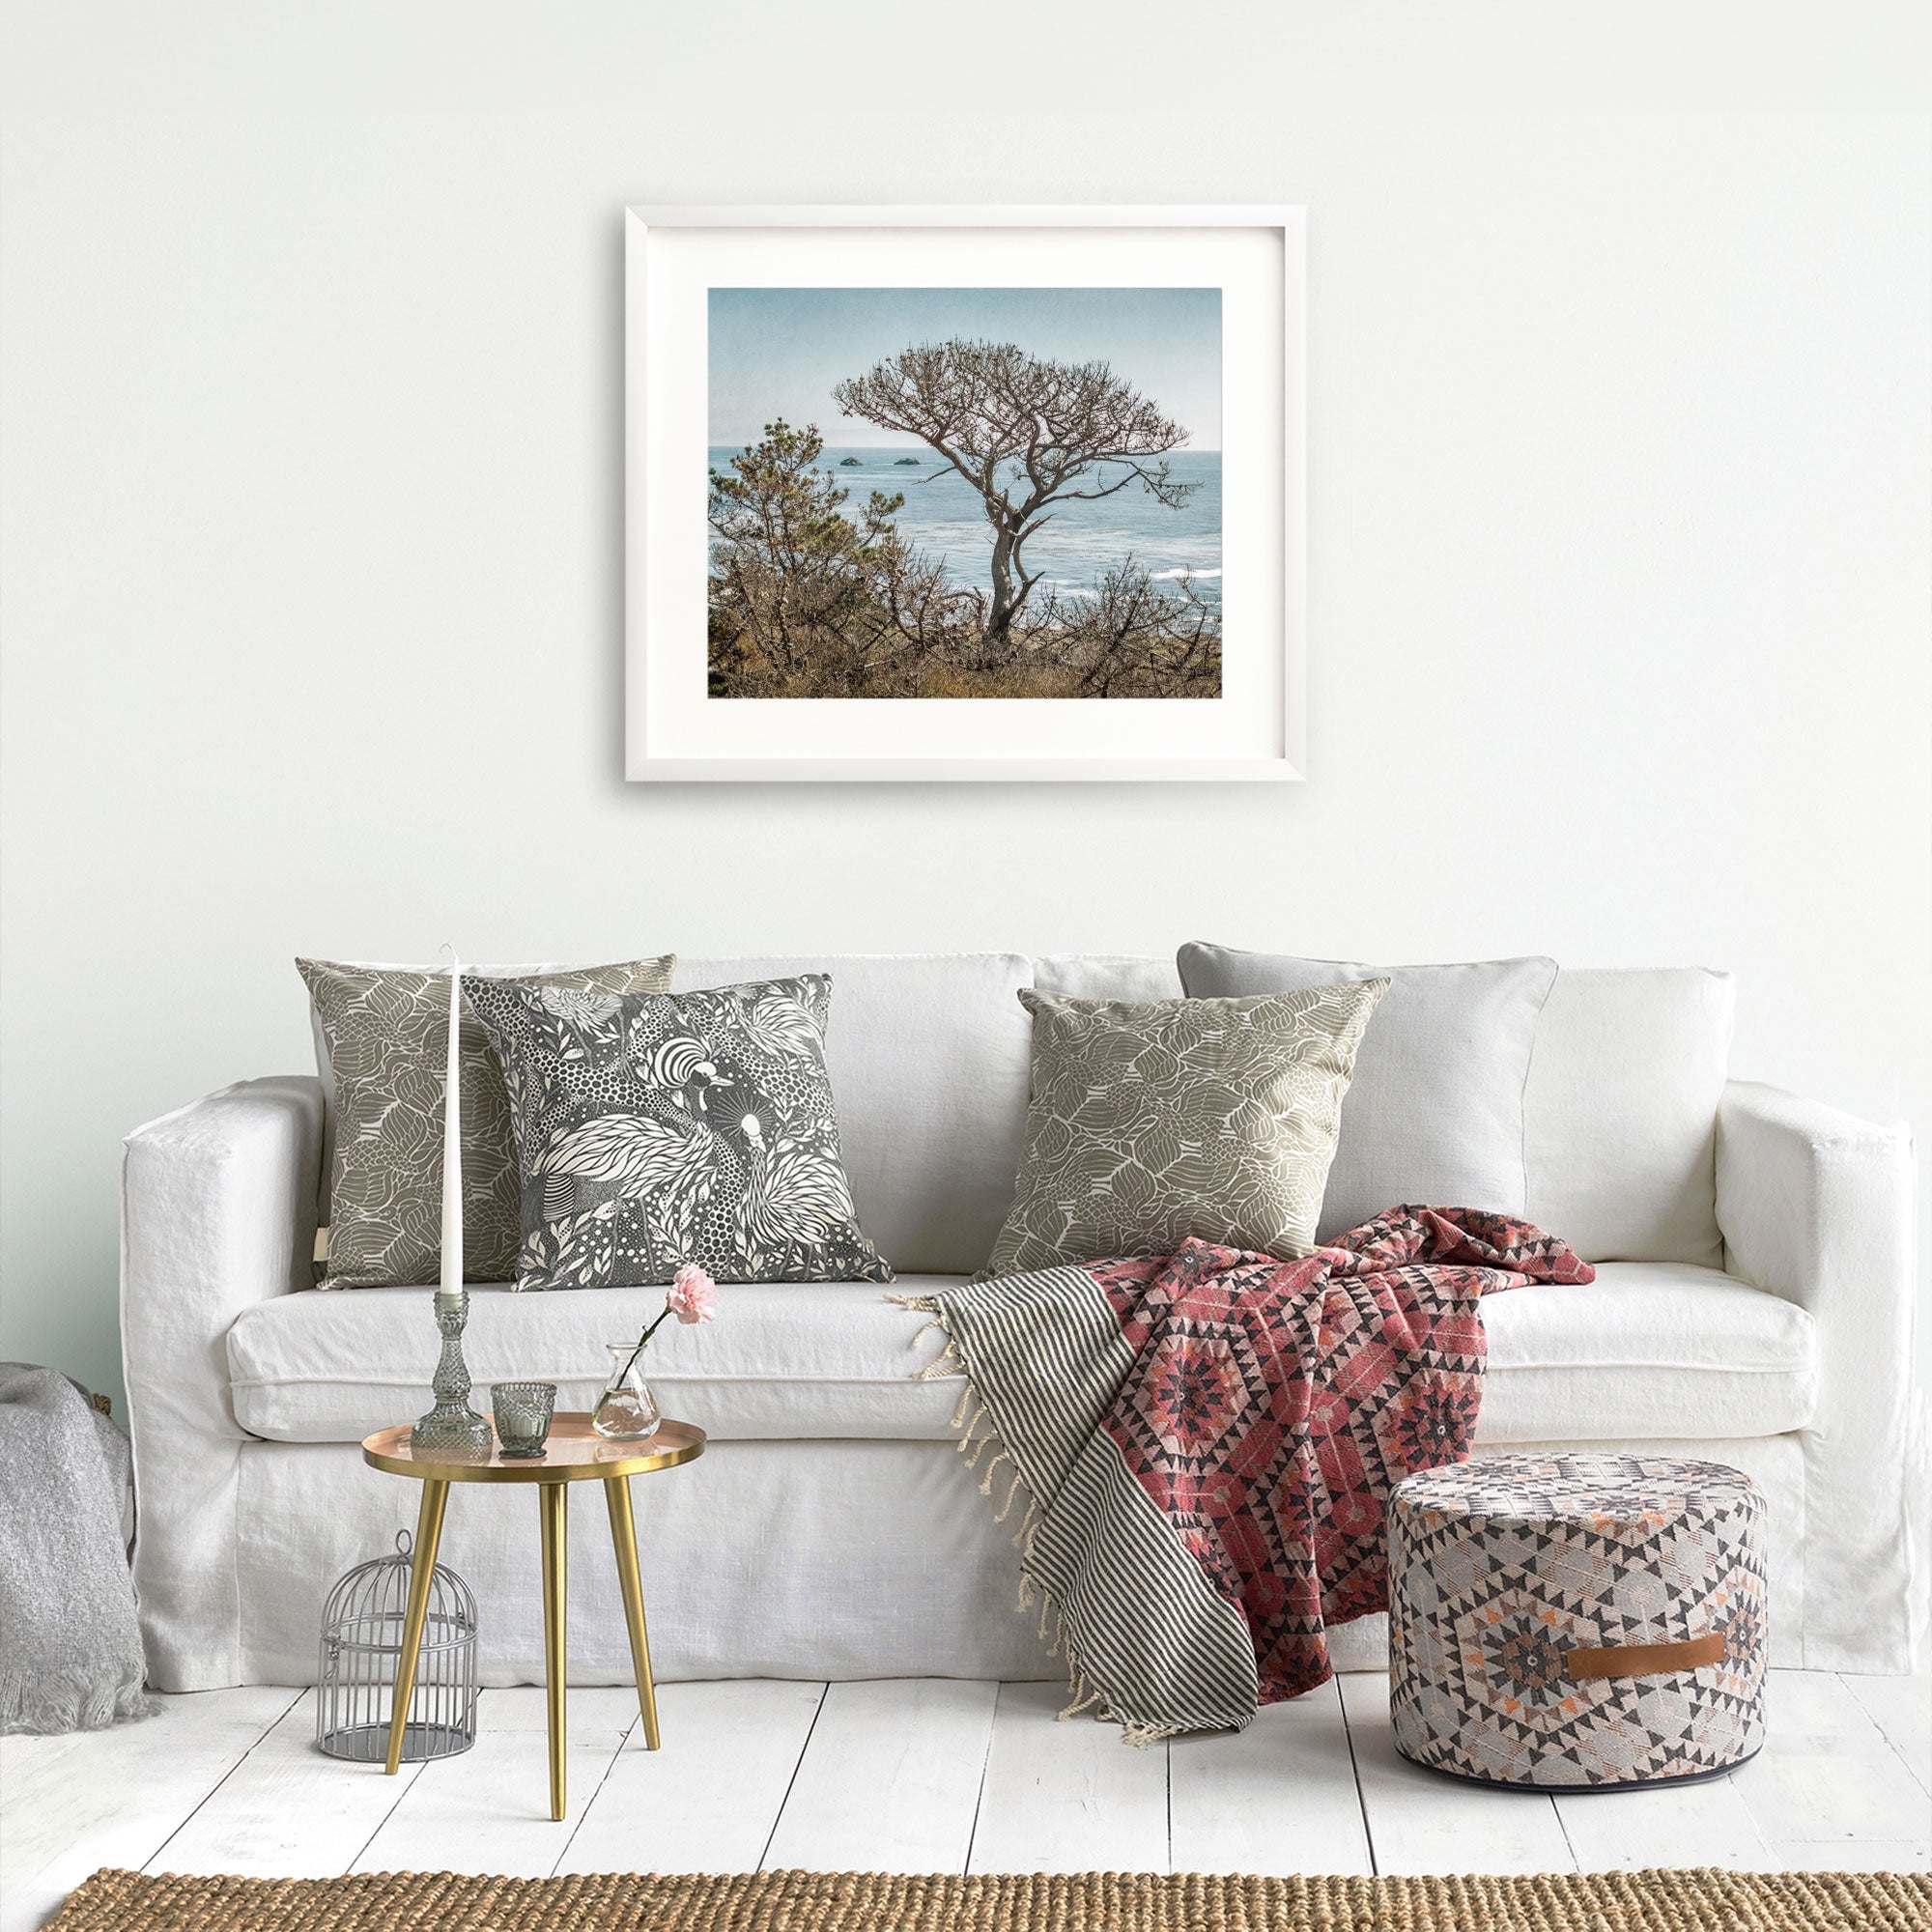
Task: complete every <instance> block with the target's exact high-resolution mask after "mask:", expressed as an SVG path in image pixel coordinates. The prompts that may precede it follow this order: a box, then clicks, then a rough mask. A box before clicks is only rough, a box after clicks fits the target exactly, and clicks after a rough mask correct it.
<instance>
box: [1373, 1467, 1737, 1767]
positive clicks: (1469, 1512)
mask: <svg viewBox="0 0 1932 1932" xmlns="http://www.w3.org/2000/svg"><path fill="white" fill-rule="evenodd" d="M1389 1658H1390V1680H1389V1700H1390V1707H1391V1712H1392V1715H1393V1718H1394V1721H1395V1742H1396V1747H1397V1749H1399V1750H1400V1751H1401V1752H1402V1753H1403V1755H1404V1756H1405V1757H1408V1758H1412V1759H1414V1761H1415V1762H1416V1763H1417V1764H1423V1765H1428V1766H1430V1767H1431V1768H1432V1769H1433V1770H1436V1771H1445V1772H1450V1773H1453V1774H1454V1775H1456V1776H1461V1777H1469V1778H1476V1779H1479V1780H1481V1781H1482V1782H1484V1783H1486V1784H1519V1785H1533V1786H1538V1787H1543V1786H1560V1787H1562V1788H1564V1789H1569V1790H1577V1789H1594V1790H1609V1789H1616V1788H1624V1789H1628V1788H1630V1787H1631V1786H1633V1785H1641V1784H1653V1783H1663V1782H1672V1781H1682V1780H1685V1779H1690V1778H1694V1777H1703V1776H1714V1775H1716V1774H1717V1773H1719V1772H1723V1771H1727V1770H1729V1769H1730V1768H1731V1767H1732V1766H1733V1765H1739V1764H1742V1763H1744V1761H1745V1760H1746V1759H1747V1758H1748V1757H1751V1756H1752V1755H1754V1754H1755V1752H1756V1750H1757V1747H1758V1746H1759V1745H1760V1744H1761V1743H1762V1742H1763V1738H1764V1708H1763V1706H1764V1670H1765V1575H1764V1498H1763V1497H1762V1496H1761V1495H1760V1494H1759V1493H1758V1491H1757V1489H1756V1488H1755V1486H1754V1485H1753V1484H1752V1483H1751V1482H1750V1480H1749V1479H1748V1478H1747V1477H1746V1476H1742V1475H1740V1474H1739V1473H1738V1471H1737V1470H1735V1469H1727V1468H1725V1467H1724V1466H1723V1464H1722V1463H1683V1462H1676V1461H1672V1460H1670V1459H1667V1458H1664V1457H1652V1456H1608V1455H1601V1456H1599V1455H1575V1456H1546V1455H1520V1456H1517V1455H1509V1456H1487V1457H1485V1458H1483V1460H1482V1461H1480V1462H1476V1463H1457V1464H1455V1465H1453V1466H1451V1467H1449V1468H1444V1469H1430V1470H1426V1471H1424V1472H1423V1473H1422V1474H1421V1475H1416V1476H1410V1477H1408V1478H1407V1479H1406V1481H1404V1482H1403V1483H1401V1484H1399V1485H1398V1486H1397V1488H1396V1492H1395V1495H1394V1498H1393V1500H1392V1502H1391V1504H1390V1507H1389Z"/></svg>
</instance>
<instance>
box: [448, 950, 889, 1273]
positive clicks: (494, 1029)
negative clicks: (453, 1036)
mask: <svg viewBox="0 0 1932 1932" xmlns="http://www.w3.org/2000/svg"><path fill="white" fill-rule="evenodd" d="M463 990H464V993H465V995H466V997H467V998H468V1000H469V1008H470V1010H471V1011H472V1012H473V1013H474V1014H475V1015H476V1017H477V1019H478V1020H479V1021H480V1022H481V1023H482V1026H483V1028H484V1030H485V1031H486V1032H487V1033H488V1034H489V1036H490V1037H491V1039H492V1041H493V1042H494V1043H495V1045H496V1048H497V1053H498V1055H499V1056H500V1057H501V1059H502V1063H503V1069H504V1074H505V1076H506V1079H507V1082H508V1086H509V1094H510V1120H511V1130H512V1133H513V1135H514V1138H515V1140H516V1145H517V1154H518V1165H519V1168H520V1170H521V1173H522V1177H523V1223H524V1238H523V1247H522V1250H521V1252H520V1253H519V1256H518V1261H517V1286H518V1287H519V1288H523V1289H557V1288H616V1287H623V1286H627V1285H629V1284H632V1283H639V1282H661V1281H668V1280H669V1279H670V1278H671V1275H672V1273H673V1272H674V1271H675V1270H676V1268H677V1267H678V1265H679V1264H681V1263H683V1262H697V1263H699V1264H701V1265H702V1266H704V1267H706V1268H708V1269H709V1270H710V1272H711V1273H712V1274H713V1275H715V1276H716V1277H717V1278H718V1279H719V1280H720V1281H890V1280H891V1279H892V1270H891V1268H889V1267H888V1266H887V1265H886V1264H885V1262H884V1261H883V1260H882V1259H881V1258H880V1256H879V1253H878V1251H877V1250H876V1249H875V1248H874V1247H873V1246H872V1244H871V1242H869V1241H868V1240H867V1238H866V1236H864V1235H863V1234H862V1233H861V1232H860V1230H859V1224H858V1220H857V1217H856V1216H855V1214H854V1212H853V1208H852V1190H851V1186H850V1184H849V1183H848V1182H847V1180H846V1178H845V1166H844V1162H843V1161H842V1160H841V1158H840V1157H839V1152H838V1114H837V1111H836V1109H835V1108H834V1106H833V1101H832V1082H831V1080H830V1079H829V1078H828V1076H827V1074H826V1070H825V1028H826V1024H827V1021H828V1019H829V1018H830V1015H831V1008H832V981H831V980H830V979H829V978H827V977H826V976H825V975H824V974H817V973H814V974H807V975H805V976H804V977H802V978H800V979H796V980H755V981H753V982H752V983H750V984H747V985H742V986H721V987H718V988H715V989H714V990H712V991H710V992H698V993H675V994H672V993H667V994H657V995H650V994H626V995H621V996H612V995H606V994H597V993H585V992H579V991H568V992H567V991H565V990H564V989H562V988H558V987H550V986H520V985H517V984H515V983H513V982H511V981H508V980H465V981H464V982H463Z"/></svg>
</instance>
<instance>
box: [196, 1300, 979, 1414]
mask: <svg viewBox="0 0 1932 1932" xmlns="http://www.w3.org/2000/svg"><path fill="white" fill-rule="evenodd" d="M959 1279H960V1277H958V1276H956V1275H943V1276H942V1275H900V1276H899V1277H898V1278H897V1281H896V1283H895V1286H894V1287H892V1288H890V1289H888V1288H883V1287H881V1286H880V1285H879V1284H878V1283H877V1282H869V1281H834V1282H811V1283H795V1282H723V1283H721V1284H720V1285H719V1290H718V1316H717V1320H716V1321H712V1322H710V1323H708V1324H706V1325H705V1326H702V1327H695V1328H687V1327H684V1326H682V1325H680V1324H679V1323H678V1322H675V1321H667V1322H666V1323H665V1325H664V1326H663V1327H662V1328H660V1329H659V1330H658V1332H657V1334H656V1335H655V1336H654V1337H652V1340H651V1346H650V1348H649V1349H648V1350H646V1352H645V1356H644V1362H643V1369H644V1376H645V1378H646V1379H647V1380H648V1381H649V1382H650V1384H651V1386H652V1388H653V1389H654V1390H656V1392H657V1396H658V1400H659V1402H660V1404H661V1405H662V1406H663V1407H664V1409H665V1412H666V1413H667V1414H669V1415H674V1416H676V1417H677V1418H678V1419H679V1420H680V1421H684V1422H695V1423H696V1424H697V1425H698V1427H699V1428H701V1429H704V1430H706V1431H708V1432H709V1433H710V1434H711V1435H716V1436H718V1437H720V1438H721V1439H727V1440H728V1439H748V1440H769V1439H782V1438H785V1437H789V1436H831V1435H849V1436H873V1437H882V1438H884V1439H886V1440H892V1441H904V1440H922V1439H925V1438H929V1437H936V1436H942V1435H946V1434H947V1433H948V1427H949V1422H950V1418H951V1416H952V1408H953V1405H954V1404H955V1403H956V1402H957V1400H958V1390H957V1388H956V1387H955V1388H954V1389H952V1390H951V1391H950V1392H949V1391H948V1390H947V1389H946V1388H945V1387H944V1386H942V1385H941V1384H940V1383H938V1382H922V1381H919V1380H917V1379H916V1377H917V1374H918V1371H919V1370H920V1368H921V1367H923V1365H924V1364H925V1363H926V1362H928V1361H930V1360H931V1358H932V1357H933V1355H934V1354H935V1353H936V1352H937V1347H936V1342H937V1338H936V1337H934V1336H931V1335H928V1336H926V1337H925V1338H924V1339H923V1341H920V1342H918V1343H915V1341H914V1339H913V1338H914V1337H915V1336H916V1335H917V1334H918V1332H919V1329H920V1326H921V1324H922V1322H923V1321H924V1319H925V1318H924V1317H923V1316H918V1315H913V1314H910V1313H909V1312H908V1311H907V1310H905V1309H903V1308H900V1307H898V1306H896V1305H895V1303H894V1302H892V1301H890V1300H888V1299H887V1296H888V1295H890V1294H922V1293H928V1292H930V1291H931V1290H933V1289H935V1288H948V1287H953V1286H956V1285H957V1283H958V1281H959ZM430 1299H431V1297H430V1294H429V1293H428V1292H427V1291H426V1290H423V1289H420V1288H415V1289H401V1288H398V1289H384V1288H358V1289H357V1290H356V1291H355V1293H353V1294H339V1293H327V1292H326V1291H323V1290H309V1291H306V1292H304V1293H298V1294H284V1295H278V1296H276V1297H274V1298H273V1299H272V1300H269V1301H262V1302H257V1303H256V1304H255V1305H254V1306H253V1307H251V1308H248V1309H246V1310H244V1311H243V1313H242V1315H241V1319H240V1320H239V1321H237V1322H236V1323H235V1325H234V1327H232V1328H231V1329H230V1330H229V1331H228V1372H229V1386H230V1390H231V1392H232V1399H233V1402H234V1405H235V1419H236V1421H237V1422H238V1423H239V1424H240V1425H241V1427H242V1428H243V1429H245V1430H248V1431H249V1432H250V1433H251V1434H253V1435H265V1436H268V1437H269V1438H270V1440H272V1441H277V1442H359V1441H360V1440H361V1439H362V1437H363V1436H365V1435H373V1434H374V1433H375V1432H376V1431H377V1430H378V1429H384V1428H387V1427H389V1426H390V1425H391V1424H393V1423H397V1422H408V1421H411V1420H412V1419H413V1418H414V1417H415V1416H417V1415H419V1414H421V1413H422V1411H423V1410H424V1409H426V1408H427V1407H428V1406H429V1401H430V1397H429V1378H430V1376H431V1374H432V1373H433V1372H434V1370H435V1367H436V1357H437V1350H438V1347H439V1344H438V1341H437V1334H436V1327H435V1323H434V1321H433V1320H432V1318H431V1314H430ZM664 1303H665V1292H664V1290H663V1289H662V1288H597V1289H579V1290H576V1291H572V1292H565V1293H551V1294H518V1293H514V1292H513V1291H512V1290H511V1289H510V1288H508V1287H507V1286H498V1285H496V1284H491V1285H489V1286H478V1287H472V1288H471V1290H470V1293H469V1328H468V1329H467V1330H466V1331H465V1333H464V1337H463V1353H464V1359H465V1360H466V1361H467V1362H468V1363H469V1375H470V1379H471V1381H472V1382H473V1383H474V1385H475V1386H474V1393H473V1394H472V1396H471V1398H470V1400H471V1403H472V1404H473V1406H475V1407H476V1408H477V1409H479V1410H480V1411H481V1412H483V1413H484V1414H486V1415H487V1414H488V1413H489V1409H490V1384H491V1383H492V1382H493V1381H548V1382H554V1383H555V1384H556V1406H557V1407H558V1408H559V1409H570V1408H578V1409H587V1408H589V1407H590V1406H591V1405H592V1404H593V1403H595V1401H596V1400H597V1394H598V1391H599V1390H600V1389H601V1388H602V1387H603V1378H604V1375H605V1373H606V1371H607V1368H608V1365H609V1357H608V1356H607V1355H606V1353H605V1344H606V1343H609V1342H624V1341H635V1340H636V1339H637V1336H638V1333H639V1330H640V1329H641V1328H642V1327H643V1326H644V1324H645V1323H646V1322H647V1321H651V1320H652V1319H653V1318H654V1317H655V1316H656V1315H657V1314H658V1313H659V1312H660V1311H661V1310H662V1309H663V1307H664Z"/></svg>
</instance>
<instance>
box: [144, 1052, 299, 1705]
mask: <svg viewBox="0 0 1932 1932" xmlns="http://www.w3.org/2000/svg"><path fill="white" fill-rule="evenodd" d="M322 1118H323V1106H322V1083H321V1082H320V1081H319V1080H317V1079H316V1078H315V1077H314V1076H313V1075H308V1074H290V1075H287V1076H283V1077H278V1078H274V1079H269V1080H247V1081H243V1082H241V1084H240V1085H238V1086H234V1087H228V1088H224V1089H223V1090H222V1091H221V1092H220V1093H218V1094H210V1095H209V1096H208V1097H207V1098H206V1099H203V1100H197V1101H195V1102H194V1103H193V1105H191V1106H187V1107H183V1108H181V1109H179V1110H178V1111H177V1112H175V1113H172V1114H165V1115H163V1116H162V1117H161V1118H160V1119H159V1120H157V1121H150V1122H148V1124H147V1125H146V1126H143V1127H136V1128H135V1129H134V1131H133V1132H132V1133H131V1134H129V1135H128V1138H127V1140H126V1142H125V1143H124V1151H123V1155H122V1166H121V1350H122V1356H123V1359H124V1363H125V1367H126V1375H127V1383H128V1427H129V1430H130V1432H131V1434H132V1435H133V1438H134V1482H135V1492H136V1494H137V1496H138V1498H139V1502H140V1531H139V1541H138V1543H137V1544H136V1547H135V1554H134V1578H135V1584H136V1587H137V1588H138V1590H139V1592H140V1596H141V1617H142V1628H143V1634H144V1635H145V1637H146V1639H147V1646H148V1668H149V1674H150V1677H151V1679H152V1681H153V1682H154V1683H156V1685H157V1686H158V1687H159V1688H161V1689H164V1690H204V1689H210V1688H213V1687H215V1686H219V1685H226V1684H234V1683H238V1682H240V1677H239V1669H240V1660H241V1644H240V1630H239V1624H238V1617H237V1598H236V1587H235V1504H236V1491H237V1485H238V1482H239V1476H240V1459H241V1443H242V1441H243V1440H244V1439H245V1432H244V1431H243V1430H242V1429H241V1428H240V1427H239V1426H238V1424H237V1423H236V1421H235V1413H234V1410H233V1408H232V1407H231V1406H230V1404H229V1399H228V1360H227V1348H226V1344H227V1336H228V1330H229V1328H230V1327H231V1326H232V1325H233V1324H234V1321H235V1318H236V1317H237V1316H238V1315H239V1314H240V1313H241V1310H242V1309H244V1308H246V1307H248V1306H249V1305H250V1304H251V1303H253V1302H257V1301H265V1300H267V1299H268V1298H269V1297H270V1295H275V1294H285V1293H288V1292H289V1291H290V1290H292V1289H298V1288H305V1287H307V1286H308V1283H309V1264H310V1257H311V1255H312V1254H313V1252H314V1247H315V1223H316V1204H317V1195H318V1187H319V1182H320V1179H321V1169H322Z"/></svg>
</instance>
